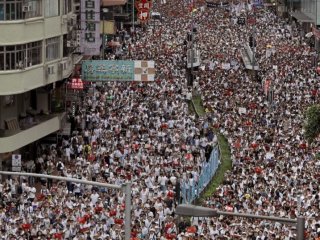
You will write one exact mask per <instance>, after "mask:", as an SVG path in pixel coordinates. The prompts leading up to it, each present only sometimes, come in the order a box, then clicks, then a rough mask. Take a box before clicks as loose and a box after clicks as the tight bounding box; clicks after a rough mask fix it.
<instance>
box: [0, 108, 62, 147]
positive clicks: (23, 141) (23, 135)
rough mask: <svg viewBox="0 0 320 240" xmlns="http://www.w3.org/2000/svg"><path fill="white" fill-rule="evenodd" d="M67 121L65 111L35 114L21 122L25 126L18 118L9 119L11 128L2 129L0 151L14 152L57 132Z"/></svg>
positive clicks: (8, 122) (8, 123) (0, 132)
mask: <svg viewBox="0 0 320 240" xmlns="http://www.w3.org/2000/svg"><path fill="white" fill-rule="evenodd" d="M65 121H66V114H65V113H62V114H50V115H42V116H35V117H33V118H32V119H31V120H30V121H28V123H24V124H21V125H23V126H21V127H23V128H20V126H19V123H18V121H17V120H15V119H11V120H7V125H8V126H9V128H10V129H11V130H0V146H1V147H0V153H6V152H12V151H14V150H16V149H19V148H21V147H23V146H25V145H28V144H30V143H32V142H34V141H37V140H38V139H41V138H43V137H45V136H47V135H49V134H50V133H53V132H56V131H58V130H60V129H62V128H63V125H64V123H65Z"/></svg>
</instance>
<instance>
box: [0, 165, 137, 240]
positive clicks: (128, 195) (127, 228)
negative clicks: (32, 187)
mask: <svg viewBox="0 0 320 240" xmlns="http://www.w3.org/2000/svg"><path fill="white" fill-rule="evenodd" d="M1 175H9V176H26V177H38V178H46V179H54V180H59V181H65V182H74V183H81V184H85V185H92V186H98V187H103V188H112V189H117V190H120V191H122V192H123V193H125V224H124V231H125V238H124V239H125V240H130V237H131V183H130V182H127V183H124V184H123V185H114V184H108V183H102V182H94V181H87V180H82V179H77V178H68V177H61V176H54V175H45V174H37V173H25V172H7V171H0V176H1Z"/></svg>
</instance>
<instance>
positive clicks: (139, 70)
mask: <svg viewBox="0 0 320 240" xmlns="http://www.w3.org/2000/svg"><path fill="white" fill-rule="evenodd" d="M154 76H155V65H154V61H122V60H85V61H83V62H82V79H83V80H84V81H91V82H94V81H146V82H149V81H154Z"/></svg>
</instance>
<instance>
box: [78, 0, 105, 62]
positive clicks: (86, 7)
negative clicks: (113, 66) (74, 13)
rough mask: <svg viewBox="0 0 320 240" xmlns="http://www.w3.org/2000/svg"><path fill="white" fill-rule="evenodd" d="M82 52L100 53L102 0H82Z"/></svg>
mask: <svg viewBox="0 0 320 240" xmlns="http://www.w3.org/2000/svg"><path fill="white" fill-rule="evenodd" d="M80 8H81V15H80V19H81V34H80V52H81V53H82V54H83V55H90V56H93V55H100V46H101V43H102V40H101V38H100V0H81V6H80Z"/></svg>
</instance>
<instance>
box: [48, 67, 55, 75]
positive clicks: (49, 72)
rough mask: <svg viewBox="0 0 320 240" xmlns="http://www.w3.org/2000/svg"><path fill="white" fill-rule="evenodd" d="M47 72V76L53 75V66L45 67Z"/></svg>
mask: <svg viewBox="0 0 320 240" xmlns="http://www.w3.org/2000/svg"><path fill="white" fill-rule="evenodd" d="M47 72H48V75H51V74H54V66H53V65H51V66H48V67H47Z"/></svg>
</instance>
